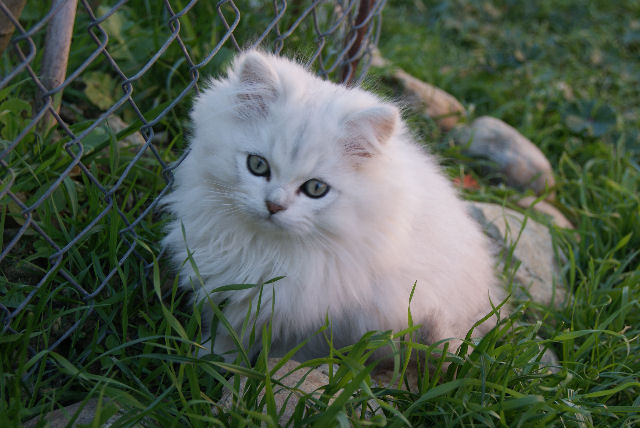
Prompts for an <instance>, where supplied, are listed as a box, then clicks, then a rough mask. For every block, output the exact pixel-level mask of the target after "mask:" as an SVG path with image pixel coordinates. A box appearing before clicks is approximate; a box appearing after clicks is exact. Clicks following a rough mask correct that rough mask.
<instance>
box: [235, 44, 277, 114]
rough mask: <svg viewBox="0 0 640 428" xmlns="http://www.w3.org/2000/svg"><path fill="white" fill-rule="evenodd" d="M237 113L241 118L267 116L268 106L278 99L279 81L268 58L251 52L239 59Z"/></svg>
mask: <svg viewBox="0 0 640 428" xmlns="http://www.w3.org/2000/svg"><path fill="white" fill-rule="evenodd" d="M236 67H237V69H238V76H239V78H240V82H239V87H238V89H237V93H236V98H237V102H238V103H237V107H236V109H237V112H238V113H239V114H240V116H242V117H244V118H246V117H254V116H256V115H260V116H265V115H266V113H267V110H268V105H269V104H270V103H272V102H273V101H275V100H276V98H277V97H278V88H279V79H278V75H277V74H276V73H275V71H274V70H273V68H272V67H271V65H270V64H269V61H268V59H267V57H266V56H264V55H263V54H261V53H259V52H257V51H249V52H246V53H245V54H243V55H242V57H240V59H239V64H238V65H237V66H236Z"/></svg>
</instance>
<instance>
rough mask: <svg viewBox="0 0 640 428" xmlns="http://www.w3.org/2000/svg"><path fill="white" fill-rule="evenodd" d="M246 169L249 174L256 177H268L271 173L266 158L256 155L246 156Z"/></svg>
mask: <svg viewBox="0 0 640 428" xmlns="http://www.w3.org/2000/svg"><path fill="white" fill-rule="evenodd" d="M247 169H249V172H250V173H251V174H253V175H257V176H258V177H269V175H270V173H271V170H270V169H269V163H268V162H267V160H266V159H265V158H263V157H262V156H258V155H249V156H247Z"/></svg>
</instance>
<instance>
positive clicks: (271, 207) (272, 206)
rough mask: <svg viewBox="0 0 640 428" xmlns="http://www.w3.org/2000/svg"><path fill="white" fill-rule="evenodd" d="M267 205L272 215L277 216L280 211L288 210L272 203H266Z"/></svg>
mask: <svg viewBox="0 0 640 428" xmlns="http://www.w3.org/2000/svg"><path fill="white" fill-rule="evenodd" d="M266 203H267V209H268V210H269V213H270V214H275V213H277V212H279V211H284V210H285V209H286V208H285V207H283V206H282V205H278V204H274V203H273V202H271V201H266Z"/></svg>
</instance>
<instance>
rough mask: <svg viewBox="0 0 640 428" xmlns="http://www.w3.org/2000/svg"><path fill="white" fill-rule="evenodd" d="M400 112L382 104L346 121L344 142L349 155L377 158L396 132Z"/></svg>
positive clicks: (351, 116) (359, 112)
mask: <svg viewBox="0 0 640 428" xmlns="http://www.w3.org/2000/svg"><path fill="white" fill-rule="evenodd" d="M399 121H400V112H398V109H397V108H396V107H394V106H392V105H389V104H381V105H379V106H376V107H371V108H368V109H366V110H362V111H358V112H356V113H353V114H351V115H350V116H349V117H348V118H347V121H346V126H345V127H346V135H345V140H344V145H345V150H346V152H347V154H349V155H352V156H355V157H361V158H369V157H372V156H375V154H376V153H377V152H378V151H379V150H380V148H381V147H382V145H384V144H386V143H387V141H389V139H390V138H391V136H392V135H393V133H394V132H395V130H396V128H397V126H398V122H399Z"/></svg>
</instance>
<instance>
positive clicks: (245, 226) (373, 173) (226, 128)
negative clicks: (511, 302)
mask: <svg viewBox="0 0 640 428" xmlns="http://www.w3.org/2000/svg"><path fill="white" fill-rule="evenodd" d="M192 120H193V137H192V138H191V146H190V149H191V151H190V153H189V154H188V156H187V157H186V158H185V159H184V161H183V162H182V163H181V164H180V165H179V166H178V167H177V169H176V171H175V187H174V190H173V192H172V193H171V194H170V195H169V196H168V197H166V199H165V201H164V202H165V204H166V207H167V209H168V211H170V212H171V213H172V214H173V215H174V216H175V220H173V221H172V222H171V223H170V225H169V232H168V235H167V236H166V238H165V239H164V242H163V243H164V245H165V246H166V247H168V249H169V252H170V254H171V255H172V258H173V261H174V262H175V264H176V265H177V266H179V267H180V268H181V273H180V275H181V283H182V286H183V287H185V288H188V289H195V299H196V300H197V301H201V300H203V299H206V298H207V297H206V296H207V295H208V294H209V293H210V292H211V291H212V290H213V289H215V288H217V287H220V286H223V285H227V284H244V283H246V284H256V283H262V282H265V281H267V280H269V279H271V278H274V277H277V276H284V278H283V279H281V280H280V281H278V282H276V283H275V284H270V285H267V286H265V289H264V292H263V296H262V309H261V311H260V313H259V316H258V319H257V325H258V329H257V330H256V331H258V332H260V331H262V327H261V326H262V325H264V324H265V323H267V322H268V321H269V320H271V319H272V321H273V324H272V328H273V342H272V354H273V355H281V354H283V353H285V352H286V351H288V350H289V349H291V347H293V346H295V345H296V344H298V343H299V342H301V341H302V340H304V339H307V338H309V337H310V336H311V335H312V333H314V332H315V331H316V330H317V329H319V328H320V327H321V326H322V325H323V324H324V323H325V320H326V317H327V316H328V318H329V319H330V320H331V323H332V330H333V340H334V345H335V346H344V345H347V344H351V343H354V342H356V341H357V340H358V339H359V338H360V337H361V336H362V335H363V334H364V333H365V332H367V331H370V330H400V329H403V328H406V326H407V308H408V305H409V295H410V292H411V289H412V286H413V284H414V283H415V282H417V285H416V289H415V295H414V297H413V300H412V303H411V313H412V316H413V319H414V322H415V323H416V324H418V323H421V324H422V329H421V332H422V338H423V340H424V341H426V342H432V341H436V340H440V339H445V338H463V337H464V336H465V335H466V333H467V331H468V330H469V329H470V328H471V326H472V325H473V324H474V323H475V322H476V321H477V320H478V319H480V318H481V317H482V316H484V315H486V314H487V313H489V312H490V311H491V306H490V303H489V299H490V298H491V299H492V300H493V301H494V302H497V301H499V299H500V297H501V293H500V290H499V289H498V285H497V282H496V281H495V279H494V275H493V261H492V259H491V256H490V255H489V251H488V248H487V244H486V242H485V238H484V236H483V234H482V233H481V231H480V230H479V227H478V226H477V225H476V224H475V223H474V222H473V221H472V220H471V219H470V218H469V217H468V215H467V214H466V212H465V207H464V205H463V203H462V202H461V201H460V200H459V199H458V198H457V196H456V192H455V191H454V189H453V187H452V185H451V184H450V182H449V180H448V179H447V178H445V177H444V176H443V174H442V173H441V172H440V170H439V167H438V165H437V164H436V162H435V160H434V159H433V158H432V157H431V156H430V155H428V154H427V153H425V151H424V150H423V149H422V148H421V147H420V146H418V145H417V144H416V143H415V142H414V141H413V139H412V138H411V136H410V134H409V132H408V130H407V127H406V125H405V124H404V123H403V122H402V120H401V119H400V115H399V112H398V110H397V108H396V107H395V106H393V105H392V104H389V103H386V102H384V101H382V100H380V99H379V98H377V97H376V96H374V95H372V94H370V93H368V92H365V91H364V90H362V89H359V88H346V87H344V86H339V85H336V84H333V83H330V82H327V81H324V80H321V79H320V78H318V77H316V76H314V75H312V74H311V73H309V72H308V71H306V70H305V69H304V68H303V67H301V66H300V65H299V64H296V63H295V62H292V61H290V60H288V59H285V58H280V57H276V56H270V55H266V54H263V53H260V52H256V51H249V52H245V53H243V54H241V55H239V56H238V57H237V58H236V60H235V62H234V63H233V65H232V66H231V69H230V70H229V72H228V75H227V77H226V78H223V79H220V80H214V81H212V82H211V84H210V86H209V87H208V89H206V90H205V91H204V92H203V93H202V94H201V95H200V96H199V97H198V98H197V100H196V102H195V105H194V108H193V112H192ZM249 154H257V155H259V156H262V157H263V158H264V159H266V160H267V161H268V163H269V165H270V168H271V176H270V178H269V180H267V179H266V178H265V177H259V176H255V175H253V174H252V173H250V172H249V170H248V168H247V156H248V155H249ZM312 178H315V179H319V180H322V181H324V182H326V183H327V184H329V185H330V190H329V192H328V193H327V195H326V196H324V197H322V198H318V199H313V198H310V197H308V196H306V195H305V194H304V193H303V192H300V186H301V184H302V183H304V182H305V181H307V180H309V179H312ZM267 200H270V201H272V202H274V203H277V204H279V205H281V206H284V207H285V208H286V209H284V210H282V211H279V212H277V213H275V214H273V215H271V214H270V213H269V211H268V210H267V207H266V201H267ZM182 225H184V231H185V233H186V241H185V239H184V236H183V232H182ZM187 247H188V249H189V251H190V252H191V253H192V254H193V260H194V261H195V263H196V265H197V268H198V270H199V274H200V276H201V278H202V279H203V280H204V287H200V285H199V282H198V280H197V279H196V278H195V275H194V272H193V270H192V267H191V265H190V263H188V262H187V263H185V260H186V259H187V256H188V253H187ZM272 287H273V288H275V301H273V302H272ZM258 291H259V288H257V287H256V288H251V289H247V290H241V291H229V292H222V293H213V294H211V295H210V297H211V298H212V299H213V300H214V301H215V302H217V303H220V302H222V301H224V300H227V302H226V304H225V306H224V314H225V316H226V317H227V318H228V320H229V321H230V323H231V324H232V326H233V327H234V328H235V329H236V331H240V329H241V326H242V323H243V321H244V319H245V317H246V315H247V310H248V307H249V305H253V306H252V307H253V308H255V307H256V305H257V299H258ZM272 305H273V313H272ZM204 307H205V308H207V307H208V304H206V303H205V305H204ZM205 315H206V319H205V320H204V322H205V323H208V322H209V320H210V318H211V312H208V313H207V312H205ZM485 324H488V323H485ZM480 330H481V332H482V329H480ZM233 349H234V346H233V342H232V341H231V339H230V336H229V335H228V334H227V332H226V330H225V329H224V328H223V327H219V328H218V331H217V337H216V341H215V345H214V349H213V350H214V352H216V353H219V354H224V353H228V352H229V351H232V350H233ZM326 349H327V345H326V341H325V339H324V338H322V337H320V336H316V337H315V338H314V339H312V340H311V342H310V343H309V344H308V346H306V347H305V348H303V349H302V350H301V351H300V352H299V353H298V354H297V356H296V358H297V359H308V358H312V357H316V356H319V355H322V354H323V353H324V352H325V351H326ZM253 351H255V350H253ZM231 355H232V354H228V355H227V358H230V356H231Z"/></svg>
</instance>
